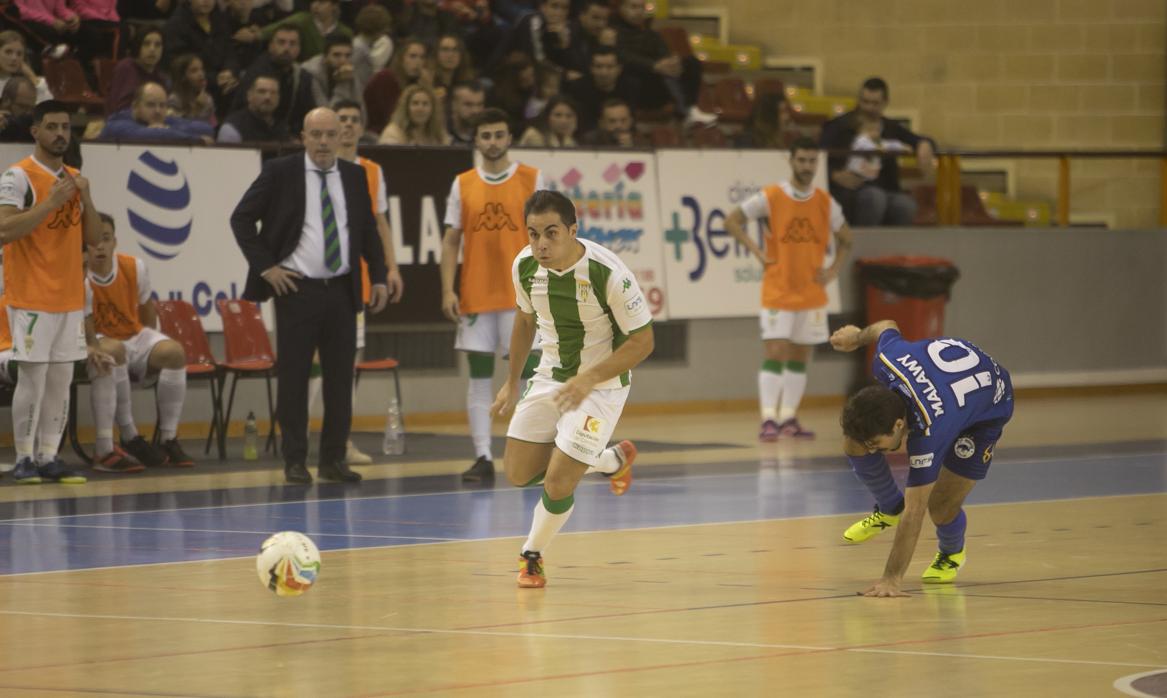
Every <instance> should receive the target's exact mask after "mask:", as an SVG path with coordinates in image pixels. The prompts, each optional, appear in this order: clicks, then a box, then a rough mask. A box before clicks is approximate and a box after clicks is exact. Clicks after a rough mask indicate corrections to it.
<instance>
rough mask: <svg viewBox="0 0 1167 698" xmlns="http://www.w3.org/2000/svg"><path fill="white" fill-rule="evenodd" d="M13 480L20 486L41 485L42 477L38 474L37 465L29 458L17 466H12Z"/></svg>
mask: <svg viewBox="0 0 1167 698" xmlns="http://www.w3.org/2000/svg"><path fill="white" fill-rule="evenodd" d="M12 479H13V480H16V483H17V484H19V485H39V484H41V475H40V473H39V472H37V469H36V463H35V462H33V460H32V459H31V458H29V457H28V456H25V457H24V458H21V459H20V460H18V461H16V465H14V466H12Z"/></svg>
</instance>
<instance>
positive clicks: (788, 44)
mask: <svg viewBox="0 0 1167 698" xmlns="http://www.w3.org/2000/svg"><path fill="white" fill-rule="evenodd" d="M673 6H674V7H687V8H689V7H694V8H695V7H709V6H719V7H725V8H727V9H728V10H729V16H730V40H731V41H733V42H734V43H749V44H757V45H761V46H762V47H763V53H764V55H794V56H819V57H821V58H822V60H823V66H824V78H825V80H824V87H825V89H826V91H827V92H829V93H831V94H852V93H853V92H855V90H856V88H857V86H858V85H859V83H860V82H862V80H863V79H864V78H866V77H869V76H871V75H880V76H882V77H884V78H885V79H886V80H887V81H888V82H889V83H890V85H891V101H892V108H893V109H897V108H898V109H911V110H915V112H916V113H918V114H919V122H918V124H917V126H918V130H920V131H921V132H924V133H927V134H929V135H931V136H933V137H934V138H936V139H937V140H938V141H939V142H940V144H941V146H942V147H946V148H968V149H980V148H984V149H999V148H1012V149H1035V150H1040V149H1057V148H1066V149H1075V148H1092V149H1133V148H1159V149H1161V148H1163V147H1164V128H1165V124H1167V112H1165V103H1167V97H1165V95H1164V82H1165V79H1167V78H1165V75H1164V72H1165V71H1164V66H1165V64H1167V56H1165V46H1167V0H801V1H800V2H793V1H791V0H719V1H717V2H713V1H711V0H673ZM1159 167H1160V165H1159V163H1158V162H1156V161H1141V162H1135V161H1124V162H1117V161H1085V162H1081V163H1076V164H1075V165H1074V166H1073V169H1072V194H1073V196H1072V199H1071V200H1072V203H1073V208H1072V212H1089V213H1099V212H1102V213H1105V212H1112V213H1113V214H1114V218H1115V222H1116V224H1118V225H1120V226H1150V225H1155V224H1156V223H1157V221H1158V211H1159V205H1160V203H1159V198H1160V183H1159V177H1160V174H1159V172H1160V170H1159ZM1015 171H1016V174H1017V178H1018V181H1017V184H1018V187H1017V193H1018V195H1021V196H1039V197H1042V198H1045V199H1049V200H1051V201H1052V199H1053V197H1054V192H1055V191H1056V166H1055V165H1054V164H1053V162H1052V161H1051V162H1048V163H1042V162H1032V161H1030V162H1019V163H1018V164H1017V167H1016V170H1015Z"/></svg>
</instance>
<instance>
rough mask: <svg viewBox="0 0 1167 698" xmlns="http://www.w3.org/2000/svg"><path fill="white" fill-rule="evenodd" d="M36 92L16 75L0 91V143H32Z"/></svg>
mask: <svg viewBox="0 0 1167 698" xmlns="http://www.w3.org/2000/svg"><path fill="white" fill-rule="evenodd" d="M36 105H37V91H36V88H35V87H33V84H32V81H31V80H29V79H28V78H26V77H24V76H23V75H16V76H13V77H11V78H8V79H7V80H6V81H5V82H4V88H3V89H0V143H32V142H33V138H32V131H30V130H29V129H30V128H31V127H32V110H33V107H35V106H36Z"/></svg>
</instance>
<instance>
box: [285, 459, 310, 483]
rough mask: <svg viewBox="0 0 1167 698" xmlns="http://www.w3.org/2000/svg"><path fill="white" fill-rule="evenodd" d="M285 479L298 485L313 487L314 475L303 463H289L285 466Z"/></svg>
mask: <svg viewBox="0 0 1167 698" xmlns="http://www.w3.org/2000/svg"><path fill="white" fill-rule="evenodd" d="M284 479H285V480H287V481H288V482H291V483H294V484H297V485H311V484H312V473H310V472H308V469H307V468H305V467H304V464H303V463H288V464H286V465H285V466H284Z"/></svg>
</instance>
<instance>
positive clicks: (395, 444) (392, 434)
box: [381, 395, 405, 456]
mask: <svg viewBox="0 0 1167 698" xmlns="http://www.w3.org/2000/svg"><path fill="white" fill-rule="evenodd" d="M381 453H384V454H385V455H387V456H400V455H401V454H402V453H405V430H404V429H403V428H402V425H401V406H400V405H398V404H397V396H396V395H393V396H391V397H390V398H389V414H388V415H386V417H385V438H384V439H383V440H382V441H381Z"/></svg>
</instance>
